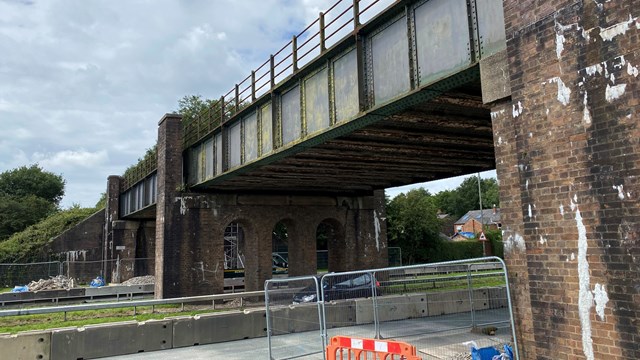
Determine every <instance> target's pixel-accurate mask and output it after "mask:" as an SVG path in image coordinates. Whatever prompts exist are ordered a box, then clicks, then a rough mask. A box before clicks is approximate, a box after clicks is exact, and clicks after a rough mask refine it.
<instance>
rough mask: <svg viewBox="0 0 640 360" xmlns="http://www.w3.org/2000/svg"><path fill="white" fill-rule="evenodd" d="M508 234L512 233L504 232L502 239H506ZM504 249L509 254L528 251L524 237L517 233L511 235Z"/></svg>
mask: <svg viewBox="0 0 640 360" xmlns="http://www.w3.org/2000/svg"><path fill="white" fill-rule="evenodd" d="M506 232H510V231H508V230H507V231H504V230H503V231H502V237H503V238H504V235H505V233H506ZM504 249H505V251H506V252H507V253H512V252H513V251H515V250H517V251H519V252H525V251H526V247H525V244H524V238H523V237H522V235H520V234H518V233H515V235H509V236H508V237H507V241H505V242H504Z"/></svg>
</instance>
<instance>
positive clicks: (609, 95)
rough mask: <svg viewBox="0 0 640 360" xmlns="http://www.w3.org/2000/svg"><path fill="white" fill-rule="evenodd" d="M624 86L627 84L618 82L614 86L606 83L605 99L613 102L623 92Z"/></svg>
mask: <svg viewBox="0 0 640 360" xmlns="http://www.w3.org/2000/svg"><path fill="white" fill-rule="evenodd" d="M626 88H627V84H619V85H614V86H611V85H609V84H607V89H606V90H605V99H607V101H608V102H613V101H614V100H616V99H618V98H620V97H621V96H622V95H623V94H624V92H625V90H626Z"/></svg>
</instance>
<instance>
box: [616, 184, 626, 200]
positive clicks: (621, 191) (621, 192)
mask: <svg viewBox="0 0 640 360" xmlns="http://www.w3.org/2000/svg"><path fill="white" fill-rule="evenodd" d="M613 189H614V190H618V199H620V200H624V186H623V185H618V186H616V185H614V186H613Z"/></svg>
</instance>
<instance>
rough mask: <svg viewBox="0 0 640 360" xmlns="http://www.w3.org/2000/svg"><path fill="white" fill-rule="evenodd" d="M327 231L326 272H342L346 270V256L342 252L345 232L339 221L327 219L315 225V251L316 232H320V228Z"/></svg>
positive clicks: (342, 224) (331, 218)
mask: <svg viewBox="0 0 640 360" xmlns="http://www.w3.org/2000/svg"><path fill="white" fill-rule="evenodd" d="M323 226H324V227H326V228H328V229H326V230H328V232H329V233H328V234H327V235H328V238H327V243H326V248H327V249H326V250H327V266H328V271H329V272H332V271H344V270H346V268H347V267H346V261H347V260H346V256H345V251H344V247H345V246H344V245H345V243H346V230H345V225H344V223H343V222H341V221H340V220H338V219H336V218H333V217H329V218H324V219H322V220H321V221H319V222H318V224H317V225H316V249H319V248H318V247H317V246H318V242H317V236H318V232H319V231H322V227H323Z"/></svg>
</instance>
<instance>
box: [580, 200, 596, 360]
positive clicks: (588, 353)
mask: <svg viewBox="0 0 640 360" xmlns="http://www.w3.org/2000/svg"><path fill="white" fill-rule="evenodd" d="M576 226H577V228H578V284H579V293H578V312H579V314H580V325H581V328H582V352H584V355H585V357H586V358H587V360H594V359H595V358H594V355H593V339H592V338H591V318H590V317H589V313H590V312H591V306H593V294H592V293H591V289H590V287H591V286H590V277H589V262H588V261H587V250H588V247H589V244H588V243H587V228H586V227H585V226H584V223H583V222H582V215H581V214H580V209H576Z"/></svg>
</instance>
